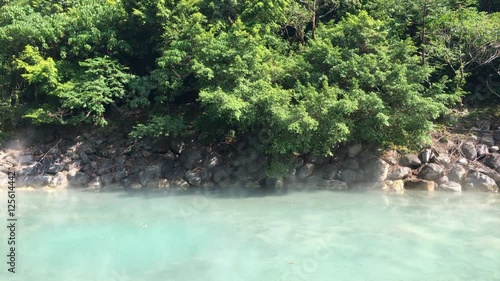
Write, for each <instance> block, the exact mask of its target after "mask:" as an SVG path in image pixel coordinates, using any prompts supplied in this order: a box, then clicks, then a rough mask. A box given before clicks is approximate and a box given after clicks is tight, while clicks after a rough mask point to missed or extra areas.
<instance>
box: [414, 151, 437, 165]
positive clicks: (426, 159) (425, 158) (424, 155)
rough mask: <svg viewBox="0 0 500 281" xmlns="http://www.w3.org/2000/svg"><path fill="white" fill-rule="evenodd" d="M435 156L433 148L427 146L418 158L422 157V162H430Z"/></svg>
mask: <svg viewBox="0 0 500 281" xmlns="http://www.w3.org/2000/svg"><path fill="white" fill-rule="evenodd" d="M432 157H434V153H433V152H432V149H430V148H426V149H424V150H423V151H422V152H420V153H419V154H418V158H419V159H420V162H422V163H424V164H425V163H429V161H431V158H432Z"/></svg>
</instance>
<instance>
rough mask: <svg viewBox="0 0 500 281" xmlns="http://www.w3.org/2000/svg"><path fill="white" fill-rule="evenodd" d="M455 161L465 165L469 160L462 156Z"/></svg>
mask: <svg viewBox="0 0 500 281" xmlns="http://www.w3.org/2000/svg"><path fill="white" fill-rule="evenodd" d="M457 163H458V164H461V165H467V164H469V161H467V159H465V158H463V157H462V158H460V159H458V160H457Z"/></svg>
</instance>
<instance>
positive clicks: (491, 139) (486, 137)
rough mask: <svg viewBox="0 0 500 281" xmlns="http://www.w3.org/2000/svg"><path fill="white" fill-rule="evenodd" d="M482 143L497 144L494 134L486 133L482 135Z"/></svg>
mask: <svg viewBox="0 0 500 281" xmlns="http://www.w3.org/2000/svg"><path fill="white" fill-rule="evenodd" d="M481 143H484V144H485V145H487V146H493V145H495V139H494V137H493V135H492V134H489V133H486V134H483V136H482V137H481Z"/></svg>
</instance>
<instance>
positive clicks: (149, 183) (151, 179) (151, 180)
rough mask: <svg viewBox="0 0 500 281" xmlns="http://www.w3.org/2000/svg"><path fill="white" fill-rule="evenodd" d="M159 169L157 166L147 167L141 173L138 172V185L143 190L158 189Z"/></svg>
mask: <svg viewBox="0 0 500 281" xmlns="http://www.w3.org/2000/svg"><path fill="white" fill-rule="evenodd" d="M160 173H161V168H160V167H159V166H158V165H150V166H147V167H146V168H145V169H144V170H143V171H141V172H139V174H138V176H139V183H140V184H141V186H142V187H144V188H156V187H158V178H159V177H160Z"/></svg>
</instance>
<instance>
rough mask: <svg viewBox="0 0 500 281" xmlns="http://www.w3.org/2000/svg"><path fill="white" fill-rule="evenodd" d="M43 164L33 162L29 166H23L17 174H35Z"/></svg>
mask: <svg viewBox="0 0 500 281" xmlns="http://www.w3.org/2000/svg"><path fill="white" fill-rule="evenodd" d="M40 169H41V165H40V163H38V162H35V163H31V164H30V165H27V166H21V167H20V168H19V169H18V170H17V171H16V174H17V175H18V176H24V175H26V176H34V175H36V174H38V173H39V172H40Z"/></svg>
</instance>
